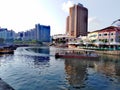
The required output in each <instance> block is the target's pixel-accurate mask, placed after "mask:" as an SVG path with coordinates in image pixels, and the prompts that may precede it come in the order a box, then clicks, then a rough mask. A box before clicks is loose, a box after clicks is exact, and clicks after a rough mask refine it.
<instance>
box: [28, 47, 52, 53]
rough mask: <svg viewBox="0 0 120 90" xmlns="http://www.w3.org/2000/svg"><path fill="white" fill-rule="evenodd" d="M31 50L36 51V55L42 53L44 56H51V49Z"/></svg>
mask: <svg viewBox="0 0 120 90" xmlns="http://www.w3.org/2000/svg"><path fill="white" fill-rule="evenodd" d="M30 50H32V51H34V52H35V53H42V54H49V53H50V49H49V48H30Z"/></svg>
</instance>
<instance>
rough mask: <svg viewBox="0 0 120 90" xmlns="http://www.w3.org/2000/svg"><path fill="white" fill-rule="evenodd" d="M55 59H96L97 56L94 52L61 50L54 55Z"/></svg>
mask: <svg viewBox="0 0 120 90" xmlns="http://www.w3.org/2000/svg"><path fill="white" fill-rule="evenodd" d="M55 58H86V59H97V58H99V55H98V54H97V53H95V51H94V50H82V51H80V50H79V51H78V50H63V51H62V50H61V51H59V52H56V53H55Z"/></svg>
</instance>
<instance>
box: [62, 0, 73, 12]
mask: <svg viewBox="0 0 120 90" xmlns="http://www.w3.org/2000/svg"><path fill="white" fill-rule="evenodd" d="M72 6H73V2H72V1H67V2H64V3H63V4H62V10H63V11H64V12H67V13H69V8H70V7H72Z"/></svg>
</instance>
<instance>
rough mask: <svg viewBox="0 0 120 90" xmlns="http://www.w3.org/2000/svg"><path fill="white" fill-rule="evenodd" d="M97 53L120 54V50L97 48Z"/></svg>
mask: <svg viewBox="0 0 120 90" xmlns="http://www.w3.org/2000/svg"><path fill="white" fill-rule="evenodd" d="M95 52H96V53H99V54H109V55H120V51H118V50H114V51H106V50H105V51H98V50H96V51H95Z"/></svg>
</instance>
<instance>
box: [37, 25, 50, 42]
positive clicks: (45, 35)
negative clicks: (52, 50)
mask: <svg viewBox="0 0 120 90" xmlns="http://www.w3.org/2000/svg"><path fill="white" fill-rule="evenodd" d="M35 29H36V32H37V40H38V41H41V42H50V26H45V25H40V24H36V25H35Z"/></svg>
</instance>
